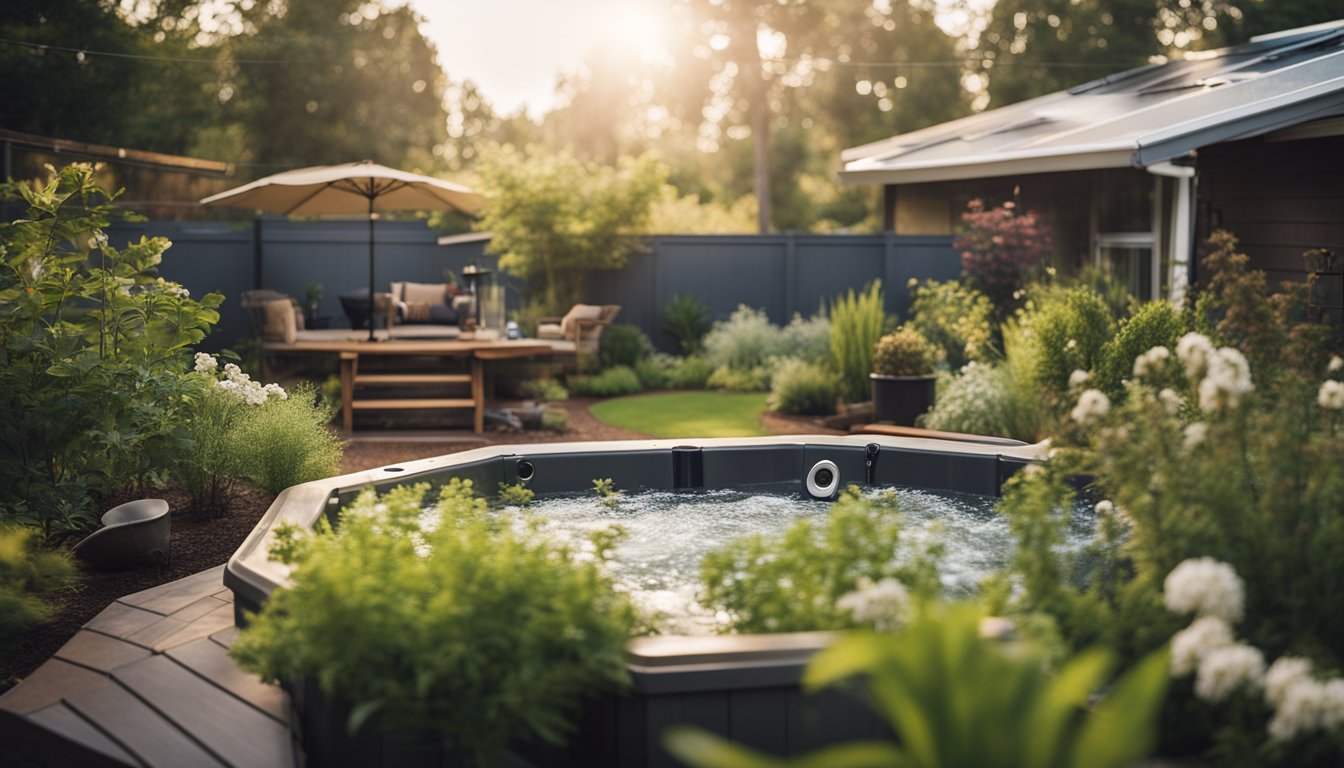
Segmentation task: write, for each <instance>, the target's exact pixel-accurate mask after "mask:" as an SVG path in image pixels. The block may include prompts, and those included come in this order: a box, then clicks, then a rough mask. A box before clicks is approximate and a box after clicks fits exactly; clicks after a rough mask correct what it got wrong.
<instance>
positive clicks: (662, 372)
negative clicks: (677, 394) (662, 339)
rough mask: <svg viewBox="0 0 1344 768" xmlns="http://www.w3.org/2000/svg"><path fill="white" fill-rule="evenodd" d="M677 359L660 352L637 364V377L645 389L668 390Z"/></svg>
mask: <svg viewBox="0 0 1344 768" xmlns="http://www.w3.org/2000/svg"><path fill="white" fill-rule="evenodd" d="M676 365H677V359H676V358H675V357H672V356H671V355H664V354H661V353H658V352H655V353H654V354H652V355H650V356H649V357H646V358H644V359H643V360H640V361H639V362H638V363H635V375H636V376H638V377H639V384H640V386H642V387H643V388H644V389H666V388H667V387H668V383H669V381H670V380H671V376H672V369H673V368H674V367H676Z"/></svg>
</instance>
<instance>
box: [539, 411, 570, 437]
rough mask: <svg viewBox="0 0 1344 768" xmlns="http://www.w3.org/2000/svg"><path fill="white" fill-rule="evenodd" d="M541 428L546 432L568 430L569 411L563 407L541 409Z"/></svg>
mask: <svg viewBox="0 0 1344 768" xmlns="http://www.w3.org/2000/svg"><path fill="white" fill-rule="evenodd" d="M541 428H542V429H544V430H546V431H547V432H568V431H569V411H566V410H565V409H564V408H547V409H546V410H544V411H542V412H541Z"/></svg>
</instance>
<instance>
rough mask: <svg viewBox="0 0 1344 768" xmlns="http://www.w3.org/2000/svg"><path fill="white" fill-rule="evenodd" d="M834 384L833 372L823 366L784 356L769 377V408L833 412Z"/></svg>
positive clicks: (816, 412) (790, 411)
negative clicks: (773, 373)
mask: <svg viewBox="0 0 1344 768" xmlns="http://www.w3.org/2000/svg"><path fill="white" fill-rule="evenodd" d="M836 390H837V384H836V380H835V374H833V373H831V372H830V371H828V370H827V369H826V368H824V367H823V366H820V365H817V364H815V363H809V362H807V361H805V360H799V359H797V358H787V359H785V360H784V362H782V363H781V364H780V365H779V367H778V368H776V369H775V375H774V376H773V377H772V379H771V390H770V399H769V400H768V401H767V402H768V404H769V406H770V408H771V409H772V410H776V411H781V412H783V413H793V414H801V415H825V414H831V413H835V395H836Z"/></svg>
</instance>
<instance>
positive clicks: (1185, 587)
mask: <svg viewBox="0 0 1344 768" xmlns="http://www.w3.org/2000/svg"><path fill="white" fill-rule="evenodd" d="M1244 600H1245V594H1244V591H1243V587H1242V582H1241V577H1240V576H1238V575H1237V572H1236V571H1235V570H1233V569H1232V566H1230V565H1228V564H1227V563H1220V562H1218V561H1217V560H1214V559H1213V558H1211V557H1200V558H1191V559H1189V560H1186V561H1184V562H1182V563H1181V564H1180V565H1178V566H1176V567H1175V568H1173V569H1171V573H1169V574H1167V578H1166V580H1165V581H1163V582H1162V601H1163V603H1164V604H1165V605H1166V606H1167V610H1170V611H1171V612H1173V613H1194V614H1196V615H1199V616H1217V617H1218V618H1220V619H1224V620H1225V621H1229V622H1233V621H1237V620H1238V619H1240V618H1241V611H1242V606H1243V603H1244Z"/></svg>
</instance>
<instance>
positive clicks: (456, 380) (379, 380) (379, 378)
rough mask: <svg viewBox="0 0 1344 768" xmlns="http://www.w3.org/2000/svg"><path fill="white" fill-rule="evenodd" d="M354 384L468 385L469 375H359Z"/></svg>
mask: <svg viewBox="0 0 1344 768" xmlns="http://www.w3.org/2000/svg"><path fill="white" fill-rule="evenodd" d="M355 383H356V384H470V383H471V374H469V373H361V374H359V375H358V376H356V377H355Z"/></svg>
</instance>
